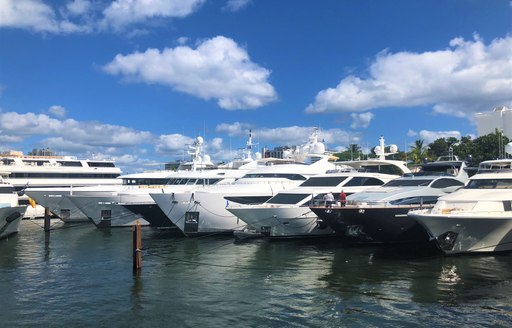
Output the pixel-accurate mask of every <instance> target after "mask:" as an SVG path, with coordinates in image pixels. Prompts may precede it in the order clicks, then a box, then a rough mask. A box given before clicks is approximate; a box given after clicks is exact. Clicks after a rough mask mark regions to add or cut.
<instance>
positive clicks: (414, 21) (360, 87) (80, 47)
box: [0, 0, 512, 172]
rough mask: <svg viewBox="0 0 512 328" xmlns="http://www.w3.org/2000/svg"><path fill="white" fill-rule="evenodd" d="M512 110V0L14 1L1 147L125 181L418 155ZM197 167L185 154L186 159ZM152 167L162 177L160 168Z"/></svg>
mask: <svg viewBox="0 0 512 328" xmlns="http://www.w3.org/2000/svg"><path fill="white" fill-rule="evenodd" d="M496 106H508V107H512V2H511V1H510V0H492V1H488V0H454V1H445V0H430V1H423V0H389V1H375V0H358V1H353V0H320V1H313V0H301V1H275V0H116V1H107V0H52V1H50V0H0V149H1V150H7V149H16V150H23V151H25V152H27V151H30V150H31V149H33V148H41V147H43V148H46V147H49V148H51V149H53V150H54V151H56V152H58V153H59V154H71V155H76V156H79V157H92V156H96V157H105V158H115V159H116V160H117V162H118V164H119V165H120V166H121V167H122V168H123V169H124V170H125V172H133V171H139V170H146V169H151V168H152V167H154V165H155V164H158V163H163V162H166V161H171V160H176V159H182V158H184V151H183V150H184V149H185V147H186V146H185V145H186V144H190V143H191V142H192V141H193V140H194V138H195V137H197V136H202V137H203V138H204V139H205V142H206V148H207V150H206V152H207V153H208V154H209V155H210V156H211V157H212V159H213V160H214V161H222V160H224V161H225V160H229V159H231V158H233V157H234V156H236V153H237V151H238V149H240V148H243V147H244V145H245V143H246V138H247V135H248V132H249V130H250V129H251V130H252V133H253V137H254V141H255V142H257V143H258V146H259V147H260V148H261V147H265V146H266V147H274V146H278V145H297V144H303V143H305V142H306V141H307V139H308V135H309V134H310V133H311V132H312V131H313V129H315V128H319V129H320V131H321V132H320V137H321V139H323V140H324V141H325V144H326V146H327V148H328V149H331V150H341V149H344V148H345V147H347V145H348V144H349V143H353V142H355V143H358V144H360V145H361V146H363V147H373V146H375V145H377V143H378V138H379V136H381V135H383V136H384V137H385V139H386V143H388V144H389V143H394V144H397V145H398V147H399V148H400V149H402V150H403V149H404V148H407V147H408V145H409V144H411V143H413V142H414V140H417V139H423V140H425V142H427V143H428V142H431V141H433V140H435V139H436V138H438V137H450V136H454V137H457V138H460V136H466V135H471V136H477V134H476V126H475V124H474V122H473V115H474V114H475V113H476V112H486V111H490V110H492V109H493V108H494V107H496ZM185 158H186V157H185ZM152 165H153V166H152Z"/></svg>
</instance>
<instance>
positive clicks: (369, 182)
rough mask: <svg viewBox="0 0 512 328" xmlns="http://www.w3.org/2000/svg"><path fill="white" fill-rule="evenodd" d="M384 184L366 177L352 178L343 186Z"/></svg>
mask: <svg viewBox="0 0 512 328" xmlns="http://www.w3.org/2000/svg"><path fill="white" fill-rule="evenodd" d="M383 184H384V182H383V181H381V180H379V179H376V178H368V177H353V178H352V179H350V181H349V182H347V183H346V184H345V186H346V187H360V186H380V185H383Z"/></svg>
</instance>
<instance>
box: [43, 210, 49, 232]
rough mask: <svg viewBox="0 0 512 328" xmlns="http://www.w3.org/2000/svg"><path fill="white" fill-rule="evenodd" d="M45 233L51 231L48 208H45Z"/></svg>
mask: <svg viewBox="0 0 512 328" xmlns="http://www.w3.org/2000/svg"><path fill="white" fill-rule="evenodd" d="M44 231H45V232H48V231H50V209H49V208H48V207H45V208H44Z"/></svg>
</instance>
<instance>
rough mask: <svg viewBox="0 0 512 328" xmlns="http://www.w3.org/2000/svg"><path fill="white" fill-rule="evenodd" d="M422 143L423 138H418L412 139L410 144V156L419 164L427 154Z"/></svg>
mask: <svg viewBox="0 0 512 328" xmlns="http://www.w3.org/2000/svg"><path fill="white" fill-rule="evenodd" d="M423 144H424V140H422V139H418V140H416V141H414V145H413V146H411V152H410V154H411V158H412V160H413V161H414V163H416V164H420V163H421V162H422V161H423V158H425V157H426V155H427V147H424V146H423Z"/></svg>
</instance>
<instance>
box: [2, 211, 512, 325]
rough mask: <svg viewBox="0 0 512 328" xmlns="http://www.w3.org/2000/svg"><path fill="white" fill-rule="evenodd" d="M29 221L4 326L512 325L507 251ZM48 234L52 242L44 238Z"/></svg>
mask: <svg viewBox="0 0 512 328" xmlns="http://www.w3.org/2000/svg"><path fill="white" fill-rule="evenodd" d="M49 234H50V237H49V238H46V235H45V233H44V231H43V229H42V222H41V220H23V221H22V223H21V230H20V232H19V233H18V234H16V235H14V236H12V237H10V238H8V239H5V240H2V241H0V290H1V291H2V293H3V295H2V297H1V298H0V308H1V309H2V311H1V312H0V320H1V322H2V326H4V327H70V326H72V327H155V326H169V325H172V326H175V327H198V326H204V327H227V326H234V327H241V326H243V327H279V326H281V327H343V326H351V327H377V326H378V327H397V326H400V327H420V326H430V327H434V326H443V327H460V326H466V325H467V326H469V325H470V326H472V327H489V326H493V327H509V326H510V322H511V321H512V305H511V304H510V302H509V298H510V295H511V293H512V284H511V281H512V254H510V253H503V254H499V253H498V254H493V255H488V256H452V257H443V256H436V255H432V254H431V253H430V252H427V251H425V250H420V249H414V248H411V247H408V248H406V249H404V248H397V247H371V246H369V247H344V246H342V245H341V244H340V243H339V242H338V241H337V240H336V239H325V240H323V241H318V240H315V241H313V240H285V241H268V240H266V239H254V240H250V241H248V242H244V243H235V242H234V239H233V237H232V236H209V237H208V238H201V237H199V238H184V237H182V236H181V235H180V234H178V233H176V231H173V230H165V231H163V230H159V229H155V228H152V227H143V228H142V245H143V252H142V253H143V264H142V270H141V272H140V273H139V274H138V275H133V273H132V256H131V255H132V254H131V251H132V250H131V246H132V230H131V229H130V228H116V229H106V230H100V229H97V228H95V227H94V225H93V224H91V223H86V224H73V225H70V224H63V223H59V222H57V223H56V221H54V220H52V230H51V232H50V233H49ZM48 239H49V240H48Z"/></svg>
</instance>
